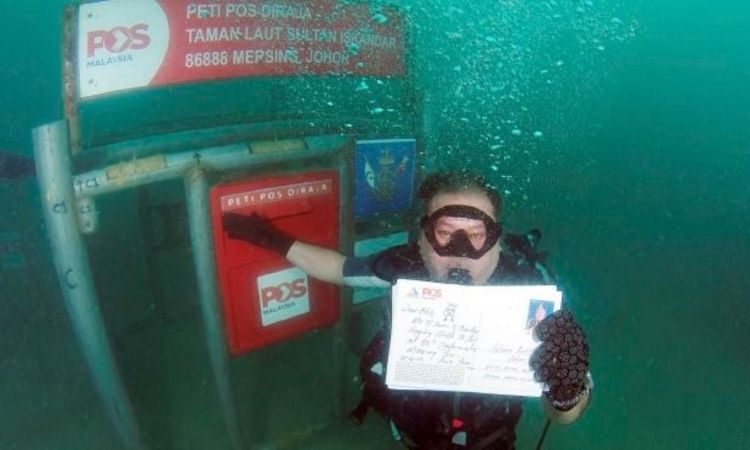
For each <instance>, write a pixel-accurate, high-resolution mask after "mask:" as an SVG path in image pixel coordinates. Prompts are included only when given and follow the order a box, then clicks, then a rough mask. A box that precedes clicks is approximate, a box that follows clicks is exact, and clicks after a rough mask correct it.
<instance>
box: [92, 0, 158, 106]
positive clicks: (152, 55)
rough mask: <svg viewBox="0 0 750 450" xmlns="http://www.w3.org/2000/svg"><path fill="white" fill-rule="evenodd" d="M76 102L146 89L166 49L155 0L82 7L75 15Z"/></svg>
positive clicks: (113, 0) (101, 3) (96, 4)
mask: <svg viewBox="0 0 750 450" xmlns="http://www.w3.org/2000/svg"><path fill="white" fill-rule="evenodd" d="M78 17H79V24H78V26H79V30H80V33H79V37H78V39H79V41H78V72H79V73H78V75H79V83H80V85H79V91H80V95H81V97H88V96H92V95H97V94H101V93H105V92H109V91H112V90H119V89H128V88H135V87H141V86H146V85H148V84H149V82H150V81H151V80H152V79H153V77H154V75H156V73H157V71H158V70H159V67H160V66H161V64H162V61H163V60H164V56H165V55H166V53H167V48H168V47H169V24H168V20H167V16H166V14H165V12H164V10H163V9H162V7H161V6H160V5H159V4H158V3H157V2H156V1H155V0H138V1H118V0H112V1H107V2H98V3H86V4H83V5H81V7H80V10H79V16H78Z"/></svg>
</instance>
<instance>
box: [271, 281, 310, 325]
mask: <svg viewBox="0 0 750 450" xmlns="http://www.w3.org/2000/svg"><path fill="white" fill-rule="evenodd" d="M309 291H310V289H309V288H308V284H307V274H306V273H305V272H303V271H302V270H300V269H298V268H296V267H292V268H290V269H284V270H280V271H278V272H274V273H269V274H267V275H262V276H260V277H258V301H259V302H260V317H261V323H262V324H263V326H267V325H271V324H273V323H276V322H281V321H283V320H287V319H290V318H292V317H296V316H299V315H302V314H306V313H308V312H310V296H309Z"/></svg>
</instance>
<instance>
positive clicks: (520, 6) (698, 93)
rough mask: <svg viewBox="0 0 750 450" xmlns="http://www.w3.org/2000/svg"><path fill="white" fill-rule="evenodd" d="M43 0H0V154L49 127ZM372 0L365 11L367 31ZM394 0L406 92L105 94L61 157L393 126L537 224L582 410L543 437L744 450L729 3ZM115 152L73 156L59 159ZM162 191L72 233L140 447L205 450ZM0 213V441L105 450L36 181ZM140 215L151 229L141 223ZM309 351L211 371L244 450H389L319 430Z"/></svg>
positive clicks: (737, 42) (737, 91)
mask: <svg viewBox="0 0 750 450" xmlns="http://www.w3.org/2000/svg"><path fill="white" fill-rule="evenodd" d="M67 4H68V2H65V1H62V0H57V1H51V0H46V1H40V2H33V3H28V2H10V1H4V2H3V4H2V11H3V13H4V14H3V17H4V18H5V26H4V30H5V33H6V38H5V39H3V40H2V44H0V45H1V46H0V48H1V49H2V50H1V52H0V54H1V55H2V57H3V64H2V67H0V86H2V89H0V95H1V96H2V97H0V121H1V122H2V124H3V126H2V127H0V149H1V150H2V151H3V152H6V153H11V154H15V155H25V156H28V157H31V156H32V155H33V149H32V143H31V129H32V128H33V127H36V126H38V125H41V124H45V123H48V122H51V121H54V120H58V119H60V118H61V117H62V100H61V99H62V94H61V86H62V82H61V60H60V47H61V45H62V44H61V40H62V29H61V17H62V14H63V8H64V7H65V6H66V5H67ZM383 4H385V3H382V4H381V3H380V2H375V3H372V4H371V7H372V10H373V20H378V21H382V18H380V17H378V15H377V14H378V11H380V7H381V6H382V5H383ZM395 4H397V5H398V6H399V7H400V8H402V9H403V11H404V13H405V14H406V17H408V30H409V37H410V42H411V45H410V47H409V49H408V54H407V56H408V61H409V69H410V72H409V73H410V76H411V77H410V80H411V81H410V82H402V81H400V80H392V79H387V78H383V79H378V78H374V77H367V78H361V77H360V78H357V77H353V78H347V77H338V78H317V77H315V78H309V79H307V78H302V79H297V78H294V79H280V80H267V79H263V80H257V79H256V80H251V81H250V82H245V81H243V82H236V81H233V82H224V83H211V84H209V85H203V86H187V87H185V86H182V87H175V88H165V89H160V90H157V91H155V92H147V93H144V92H136V93H133V94H132V95H118V96H115V97H114V98H111V99H105V100H102V101H101V102H100V103H97V104H96V105H86V106H84V107H82V109H81V113H82V122H83V125H84V130H83V133H82V134H83V139H84V143H85V144H86V145H88V146H97V145H101V144H105V143H108V142H114V141H116V140H117V139H119V138H121V137H123V136H143V135H149V134H151V133H153V132H155V130H169V131H176V130H185V129H190V128H193V127H196V126H215V125H219V124H221V123H223V122H222V121H224V120H226V117H229V118H230V120H231V121H234V122H237V121H241V120H245V119H253V118H255V119H257V118H258V117H260V116H262V117H265V118H266V119H267V118H268V117H271V118H274V117H275V118H280V119H283V120H292V119H293V118H304V119H305V120H309V121H310V122H312V123H313V125H312V126H313V127H314V126H315V125H314V124H315V122H316V121H320V122H324V121H329V122H337V123H340V124H341V125H342V128H341V129H340V130H337V132H338V131H341V132H345V131H346V129H345V128H344V127H343V125H344V124H346V123H349V122H350V121H351V122H352V123H353V122H354V121H356V120H359V121H363V120H366V119H368V118H372V119H377V120H380V121H384V122H385V123H391V124H393V123H405V124H407V125H408V126H411V127H412V129H413V130H414V131H413V133H399V134H400V135H401V137H412V136H413V137H416V138H417V140H418V142H419V150H420V151H419V159H418V167H419V170H421V171H422V172H430V171H434V170H438V169H444V168H452V167H465V168H467V169H471V170H477V171H479V172H481V173H483V174H484V175H485V176H487V177H489V178H490V179H491V181H492V182H493V183H494V184H495V186H496V187H498V188H499V190H501V191H502V192H503V193H504V195H505V198H506V205H507V206H506V212H505V217H504V224H505V227H506V228H508V229H512V230H524V229H528V228H530V227H539V228H541V229H542V230H543V231H544V233H545V238H544V241H543V247H544V249H546V250H547V251H549V253H550V261H551V265H552V267H553V269H554V271H555V272H556V273H557V275H558V277H559V280H560V285H561V286H562V287H563V288H564V290H565V292H566V295H567V297H568V300H569V303H570V305H571V308H572V309H573V311H574V312H575V313H576V315H577V316H578V317H579V318H580V321H581V322H582V324H583V326H584V328H585V329H586V330H587V332H588V335H589V338H590V341H591V348H592V351H591V361H592V366H591V370H592V373H593V375H594V379H595V382H596V390H595V394H594V397H593V401H592V404H591V406H590V408H589V410H588V411H587V412H586V413H585V415H584V416H583V417H582V419H581V420H580V421H579V422H577V423H576V424H575V425H572V426H569V427H553V428H552V429H551V430H550V433H549V435H548V437H547V442H546V447H545V448H549V449H576V450H587V449H633V448H638V449H709V448H710V449H714V448H715V449H741V448H748V447H749V446H750V437H748V434H747V431H746V430H747V429H748V426H749V425H750V423H749V421H748V418H747V417H748V415H747V413H746V408H747V405H748V404H749V403H750V391H749V389H748V384H747V381H746V380H747V377H748V370H749V366H748V362H747V360H746V359H745V350H746V347H747V342H748V337H749V336H748V331H747V329H748V328H747V326H745V323H744V321H745V318H746V317H747V315H748V314H747V313H748V309H749V307H748V304H750V303H748V300H750V295H749V294H748V292H750V281H749V280H750V278H748V277H747V267H748V266H749V265H750V250H749V249H750V234H749V233H748V231H747V228H748V224H750V93H749V92H748V90H747V85H748V82H749V81H750V40H748V29H750V6H748V5H747V4H746V3H745V2H739V1H728V0H727V1H718V2H708V1H698V0H690V1H686V2H674V1H666V0H662V1H652V2H645V1H634V2H626V1H604V0H600V1H596V0H591V1H577V0H568V1H562V0H557V1H553V0H548V1H534V2H522V1H518V0H496V1H489V0H483V1H477V2H449V1H445V0H440V1H433V2H411V1H404V2H395ZM425 99H428V100H429V101H428V102H426V103H425V102H423V101H424V100H425ZM412 100H413V101H412ZM426 107H429V111H427V112H428V113H429V122H423V119H424V118H425V117H426V116H425V114H426V111H425V109H426ZM266 119H264V120H266ZM386 128H387V127H386ZM382 134H386V136H382ZM407 134H408V136H404V135H407ZM361 135H362V136H365V137H368V138H373V137H393V135H394V133H393V132H392V131H387V132H386V131H383V130H380V129H378V128H377V127H375V128H374V129H369V130H365V131H364V132H362V134H361ZM135 156H140V155H134V154H131V153H128V150H127V149H125V150H123V151H120V152H119V153H118V154H117V155H116V157H114V156H111V155H101V154H98V153H95V152H93V153H91V154H86V153H85V152H84V154H83V155H81V156H79V158H78V159H77V160H76V162H75V164H76V168H77V170H84V169H86V168H88V167H92V165H93V164H95V163H96V161H102V160H107V159H108V158H114V159H118V160H120V159H127V158H129V157H130V158H132V157H135ZM182 189H183V187H182V184H181V183H180V182H167V183H163V184H161V185H159V186H158V187H154V188H149V189H140V190H137V191H128V192H123V193H116V194H111V195H109V196H107V199H106V201H100V202H99V203H98V208H99V211H100V230H99V232H98V233H96V234H94V235H91V236H88V237H86V238H85V242H86V245H87V248H88V254H89V257H90V260H91V262H92V266H93V269H94V278H95V284H96V286H97V289H98V291H99V295H100V302H101V313H102V316H103V318H104V321H105V323H106V325H107V329H108V333H109V339H110V340H111V342H112V346H113V349H114V350H115V355H116V358H117V360H118V364H119V367H120V369H121V372H122V376H123V379H124V380H125V384H126V387H127V389H128V393H129V396H130V398H131V401H132V403H133V405H134V409H135V412H136V415H137V417H138V420H139V424H140V427H141V429H142V433H143V435H144V439H145V441H146V443H147V444H148V445H149V446H150V447H152V448H162V449H197V448H200V449H204V448H205V449H209V448H211V449H212V448H217V449H222V448H227V446H228V445H229V441H228V438H227V436H226V432H225V426H224V423H223V421H222V417H221V408H220V403H219V401H218V399H217V395H216V390H215V387H214V383H213V377H212V374H211V366H210V362H209V355H208V351H207V349H206V344H205V342H204V334H203V333H204V332H203V328H202V323H201V320H200V308H199V304H198V299H197V294H196V285H195V280H194V276H193V272H194V271H193V267H192V261H191V252H190V247H189V239H188V237H187V223H186V219H185V207H184V200H183V195H184V194H183V190H182ZM0 202H2V204H3V213H2V214H1V215H0V250H1V251H2V254H1V255H0V256H1V257H2V259H1V260H0V261H1V262H2V265H1V266H0V297H1V298H2V301H0V381H2V383H1V385H2V389H0V404H2V408H1V411H0V447H2V448H8V449H52V448H54V449H84V448H85V449H99V448H119V447H118V446H119V445H121V444H120V441H119V439H118V437H117V435H116V433H115V432H114V430H113V428H112V427H111V425H110V423H109V421H108V420H107V417H106V414H105V409H104V407H103V406H102V404H101V403H100V401H99V399H98V398H97V395H96V391H95V390H94V388H93V386H92V382H91V378H90V375H89V373H88V371H87V368H86V364H85V360H84V358H83V356H82V354H81V352H80V350H79V348H78V346H77V342H76V339H75V337H74V333H73V329H72V327H71V324H70V322H69V320H68V315H67V312H66V309H65V306H64V302H63V299H62V294H61V290H60V286H59V284H58V281H57V277H56V273H55V269H54V267H53V264H52V262H51V251H50V248H49V243H48V236H47V232H46V226H45V224H44V221H43V218H42V213H41V201H40V192H39V189H38V186H37V180H36V178H35V177H22V178H19V179H15V180H10V179H3V180H1V181H0ZM154 211H156V212H154ZM162 214H166V215H167V216H169V217H172V218H173V220H171V221H168V223H166V222H163V221H156V222H152V221H151V220H152V217H153V216H154V215H162ZM159 217H163V216H159ZM390 225H391V224H390V223H388V224H377V223H375V224H371V225H370V226H369V228H368V232H371V231H372V229H377V228H378V226H382V227H383V228H384V229H388V227H389V226H390ZM154 227H156V230H154ZM149 230H150V231H149ZM154 236H155V237H154ZM379 320H380V310H379V307H378V306H377V305H376V304H374V303H373V304H367V305H366V306H363V307H359V308H358V309H356V310H355V311H354V312H353V317H352V322H351V330H352V331H351V332H350V333H349V334H348V335H349V340H348V342H347V343H346V349H345V350H346V351H345V354H346V355H348V356H347V357H348V360H347V361H346V364H345V366H346V367H347V370H348V371H349V372H348V374H349V375H348V376H349V378H351V377H354V375H355V373H356V370H355V365H356V354H357V352H358V351H359V350H361V348H362V346H363V345H364V344H365V343H366V342H367V340H368V338H369V335H370V334H371V332H372V330H373V329H374V328H375V327H376V325H377V323H378V321H379ZM330 341H331V335H330V334H329V333H328V332H322V333H314V334H313V335H310V336H307V337H305V338H302V339H297V340H294V341H292V342H289V343H285V344H281V345H277V346H273V347H270V348H269V349H267V350H264V351H262V352H259V353H253V354H251V355H250V356H246V357H241V358H235V359H233V360H232V361H231V363H230V369H231V373H232V381H233V383H234V390H233V399H234V403H235V406H236V408H237V412H238V418H239V420H240V429H241V433H242V435H243V439H244V442H245V443H246V446H247V448H302V449H305V448H309V449H335V448H373V449H376V448H377V449H379V448H398V446H396V445H395V444H393V443H392V442H391V441H390V438H389V431H388V430H387V428H386V426H385V425H384V424H383V423H382V422H381V421H379V420H378V419H377V418H375V417H371V418H370V419H369V420H368V421H367V423H366V425H365V426H364V427H363V428H354V427H349V426H346V425H341V424H339V423H338V422H336V421H335V419H334V417H335V415H336V414H337V413H340V412H341V411H342V410H345V408H348V407H349V406H353V404H354V403H353V402H354V400H356V396H355V394H356V392H355V391H356V389H355V387H356V383H355V382H354V381H353V380H351V379H349V378H347V382H346V383H344V386H343V392H344V394H342V395H343V398H342V399H341V400H340V403H336V402H335V401H334V399H336V398H340V397H341V396H339V394H338V392H337V391H338V390H339V389H338V388H336V387H335V383H334V381H335V380H334V377H332V376H331V374H330V373H329V371H327V370H326V369H325V368H326V367H328V366H329V365H330V364H332V362H331V359H330V358H331V352H330V350H329V348H328V346H329V345H330ZM347 396H348V397H347ZM527 403H528V405H527V408H526V413H525V415H524V417H523V419H522V421H521V424H520V425H519V428H518V433H519V438H518V448H519V449H526V448H534V445H535V443H536V439H537V438H538V435H539V433H540V432H541V429H542V427H543V425H544V420H543V418H542V414H541V412H540V410H539V408H538V407H537V405H536V403H535V402H533V401H528V402H527Z"/></svg>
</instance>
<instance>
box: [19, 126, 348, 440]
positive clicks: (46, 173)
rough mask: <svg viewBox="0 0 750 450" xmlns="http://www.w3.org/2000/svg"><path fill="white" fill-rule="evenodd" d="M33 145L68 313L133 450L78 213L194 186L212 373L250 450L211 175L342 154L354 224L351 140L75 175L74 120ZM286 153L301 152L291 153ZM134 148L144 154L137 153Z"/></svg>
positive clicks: (233, 434) (191, 155)
mask: <svg viewBox="0 0 750 450" xmlns="http://www.w3.org/2000/svg"><path fill="white" fill-rule="evenodd" d="M33 139H34V149H35V158H36V163H37V168H38V173H39V186H40V190H41V192H42V202H43V207H44V217H45V221H46V223H47V228H48V230H49V238H50V243H51V247H52V253H53V257H54V261H55V268H56V270H57V274H58V278H59V282H60V286H61V287H62V290H63V294H64V297H65V302H66V306H67V310H68V314H69V316H70V320H71V322H72V324H73V329H74V331H75V334H76V337H77V339H78V342H79V345H80V347H81V349H82V351H83V354H84V357H85V359H86V363H87V365H88V368H89V371H90V372H91V376H92V378H93V381H94V384H95V386H96V389H97V392H98V394H99V397H100V399H101V401H102V403H103V405H104V407H105V409H106V410H107V413H108V416H109V418H110V421H111V422H112V423H113V425H114V428H115V429H116V430H117V433H118V435H119V436H120V438H121V439H122V441H123V443H124V444H125V446H126V447H127V448H132V449H140V448H145V444H144V443H143V441H142V437H141V433H140V431H139V428H138V424H137V419H136V416H135V413H134V411H133V407H132V405H131V403H130V399H129V398H128V396H127V393H126V390H125V388H124V385H123V382H122V376H121V375H120V372H119V370H118V367H117V363H116V359H115V356H114V353H113V351H112V347H111V346H110V344H109V339H108V336H107V332H106V327H105V325H104V322H103V320H102V316H101V313H100V311H99V304H98V298H97V295H96V290H95V287H94V283H93V278H92V274H91V268H90V265H89V261H88V256H87V253H86V250H85V247H84V243H83V240H82V238H81V230H80V229H79V226H80V225H79V224H78V220H77V219H78V217H77V216H79V217H80V216H81V215H83V214H84V213H89V214H90V211H89V209H90V206H89V207H86V208H82V206H81V205H87V204H90V202H91V201H93V197H96V196H99V195H103V194H107V193H111V192H116V191H121V190H127V189H132V188H134V187H137V186H141V185H145V184H149V183H152V182H157V181H163V180H168V179H174V178H180V177H182V178H183V179H184V184H185V195H186V199H187V206H188V208H187V210H188V218H189V223H190V236H191V242H192V246H193V257H194V260H193V262H194V267H195V273H196V279H197V280H198V289H199V297H200V308H201V316H202V319H203V326H204V329H205V337H206V344H207V346H208V349H209V357H210V360H211V367H212V372H213V376H214V381H215V383H216V387H217V390H218V395H219V399H220V403H221V408H222V413H223V416H224V421H225V424H226V427H227V432H228V435H229V439H230V442H231V444H232V446H233V448H236V449H239V448H242V443H241V441H242V439H241V434H240V431H239V426H238V420H237V414H236V411H235V407H234V403H233V400H232V386H231V382H230V370H229V364H228V363H229V362H228V355H229V351H228V348H227V345H226V341H225V331H224V323H223V321H222V318H221V317H222V316H221V315H222V313H221V305H220V299H219V295H218V286H217V277H216V273H215V270H214V268H215V265H214V247H213V238H212V230H211V223H210V214H209V182H208V178H207V175H208V173H209V172H225V171H234V170H238V169H250V168H260V167H263V166H266V165H270V164H278V163H283V162H286V161H301V160H309V159H317V158H322V157H333V156H336V155H338V162H339V178H340V183H341V184H340V186H341V188H340V191H341V193H340V196H341V201H342V203H341V204H340V211H341V213H340V214H341V223H342V224H346V223H349V222H350V221H351V218H350V215H349V214H346V212H345V211H348V209H347V208H348V206H347V205H348V203H349V200H348V197H347V195H346V192H348V188H349V186H350V184H351V181H350V175H351V168H350V167H349V166H350V163H349V162H348V158H346V157H345V154H346V152H347V144H348V143H349V138H348V137H346V136H342V135H334V136H313V137H306V138H303V139H296V140H295V142H294V143H293V144H294V145H291V146H290V145H287V144H286V143H285V141H278V142H276V143H275V144H270V145H271V147H272V148H273V146H274V145H275V146H276V147H277V148H280V149H281V150H279V151H273V152H268V153H258V154H254V153H252V152H251V151H250V149H251V148H252V146H253V144H252V143H250V144H249V145H248V144H232V145H225V146H220V147H213V148H206V149H203V150H200V151H190V152H185V153H175V154H168V155H153V156H148V157H145V158H139V159H134V160H132V161H129V162H126V163H118V164H112V165H109V166H105V167H103V168H100V169H96V170H93V171H90V172H87V173H84V174H79V175H73V174H72V173H71V161H70V159H71V156H70V155H71V152H70V150H71V149H70V140H69V139H70V137H69V135H68V122H67V121H65V120H61V121H58V122H53V123H50V124H47V125H43V126H40V127H38V128H36V129H34V130H33ZM301 144H303V145H301ZM267 147H268V144H267V145H266V148H267ZM286 148H292V149H291V150H285V149H286ZM134 150H137V147H136V148H134ZM342 229H344V228H343V227H342ZM350 241H351V238H350V237H344V238H342V244H341V245H342V248H346V246H350V245H351V242H350ZM344 303H346V302H344ZM342 311H343V313H342V320H340V321H339V324H338V325H337V328H336V331H335V333H336V334H337V335H338V334H341V335H342V336H343V332H344V330H345V328H346V324H347V322H348V311H349V308H348V307H346V306H344V307H342ZM342 336H338V337H342ZM341 341H342V339H339V338H337V337H334V345H335V346H334V358H335V365H336V368H335V369H334V370H335V371H336V372H338V373H339V374H340V376H342V377H343V376H344V372H343V366H344V364H343V363H342V359H343V358H342V357H341V355H340V354H339V353H340V352H341V351H342V349H341V348H340V346H339V345H338V344H336V343H339V342H341ZM342 379H343V378H342ZM340 395H341V394H339V396H340ZM338 401H340V400H338V399H337V400H336V401H335V402H334V403H337V402H338Z"/></svg>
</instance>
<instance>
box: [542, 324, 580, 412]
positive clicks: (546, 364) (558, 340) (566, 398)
mask: <svg viewBox="0 0 750 450" xmlns="http://www.w3.org/2000/svg"><path fill="white" fill-rule="evenodd" d="M534 336H535V337H536V338H537V339H539V340H540V341H542V343H541V345H540V346H539V348H537V349H536V350H535V351H534V353H533V354H532V355H531V359H530V361H529V364H530V365H531V368H532V369H533V370H534V378H535V379H536V380H537V381H540V382H543V383H545V385H546V386H547V388H548V389H549V391H547V392H545V394H544V395H546V396H547V397H548V398H549V400H550V402H551V403H552V406H553V407H555V408H556V409H558V410H561V411H567V410H569V409H571V408H573V407H574V406H575V405H576V404H577V403H578V400H580V398H581V395H583V392H584V382H585V380H586V375H587V373H588V369H589V344H588V342H587V341H586V334H585V333H584V332H583V329H582V328H581V326H580V325H578V323H576V321H575V319H574V318H573V314H572V313H571V312H570V311H567V310H559V311H556V312H555V313H554V314H552V315H551V316H549V317H547V318H546V319H544V320H543V321H542V322H541V323H539V325H537V326H536V328H535V329H534Z"/></svg>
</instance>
